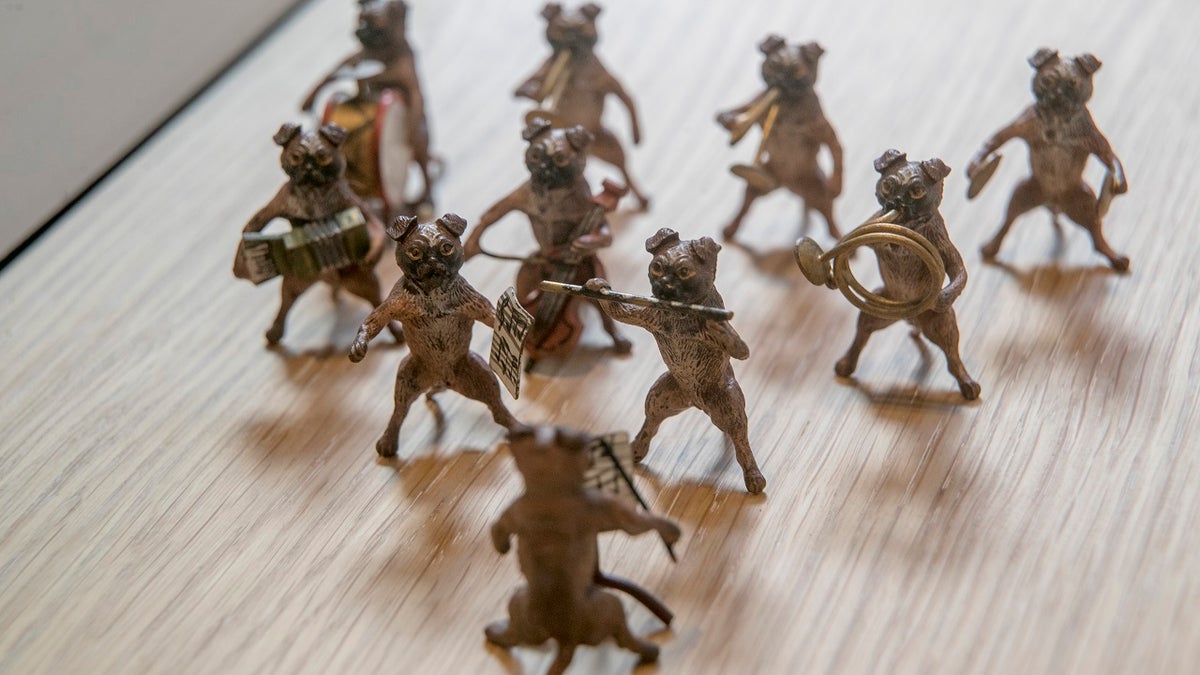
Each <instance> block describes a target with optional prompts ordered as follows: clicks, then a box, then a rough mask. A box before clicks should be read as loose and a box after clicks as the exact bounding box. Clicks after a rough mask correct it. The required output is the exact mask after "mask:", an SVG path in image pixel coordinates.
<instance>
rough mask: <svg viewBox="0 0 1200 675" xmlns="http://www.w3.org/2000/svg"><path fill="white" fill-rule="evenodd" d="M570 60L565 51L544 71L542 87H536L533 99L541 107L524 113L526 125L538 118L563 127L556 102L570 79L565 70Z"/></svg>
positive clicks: (557, 126) (568, 53)
mask: <svg viewBox="0 0 1200 675" xmlns="http://www.w3.org/2000/svg"><path fill="white" fill-rule="evenodd" d="M570 60H571V53H570V52H569V51H567V50H565V49H564V50H562V51H560V52H559V53H558V54H556V55H555V56H554V61H553V62H552V63H551V64H550V68H549V69H548V70H547V71H546V77H545V78H544V79H542V85H541V86H540V87H538V90H537V94H536V95H535V96H534V99H535V100H536V101H538V103H539V104H541V105H540V107H538V108H535V109H534V110H530V111H529V112H527V113H525V123H526V124H529V123H530V122H531V121H532V120H533V119H534V118H535V117H540V118H542V119H544V120H547V121H549V122H550V124H551V125H553V126H554V127H556V128H561V127H563V126H565V125H564V124H563V122H562V120H561V119H560V118H559V117H558V114H557V110H558V102H559V100H560V99H561V98H562V95H563V91H564V90H566V88H567V80H569V79H571V73H570V71H569V70H568V69H567V65H568V62H569V61H570ZM547 99H548V100H549V101H550V102H549V103H548V104H547V103H546V101H547Z"/></svg>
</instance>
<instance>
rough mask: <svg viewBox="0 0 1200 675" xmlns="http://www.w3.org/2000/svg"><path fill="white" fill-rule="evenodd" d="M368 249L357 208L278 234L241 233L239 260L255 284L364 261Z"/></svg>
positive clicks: (366, 233) (310, 274)
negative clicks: (244, 265) (240, 258)
mask: <svg viewBox="0 0 1200 675" xmlns="http://www.w3.org/2000/svg"><path fill="white" fill-rule="evenodd" d="M370 249H371V237H370V234H369V233H368V232H367V220H366V218H365V217H363V213H362V211H360V210H359V209H358V208H357V207H354V208H350V209H346V210H345V211H340V212H338V213H336V214H334V215H333V216H332V217H330V218H325V219H323V220H314V221H312V222H310V223H306V224H304V225H301V226H299V227H293V228H292V229H291V230H290V231H288V232H283V233H280V234H263V233H261V232H244V233H242V261H243V262H244V263H246V270H247V272H248V276H247V278H248V279H250V281H253V282H254V283H256V284H261V283H262V282H264V281H267V280H268V279H274V278H275V277H277V276H281V275H283V276H294V277H315V276H317V275H319V274H321V273H322V272H328V271H331V270H338V269H341V268H343V267H347V266H349V265H352V264H354V263H357V262H359V261H361V260H363V259H364V258H366V257H367V252H368V251H370Z"/></svg>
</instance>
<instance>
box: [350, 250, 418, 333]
mask: <svg viewBox="0 0 1200 675" xmlns="http://www.w3.org/2000/svg"><path fill="white" fill-rule="evenodd" d="M342 286H344V287H345V288H346V290H347V291H348V292H350V293H351V294H352V295H356V296H358V297H360V298H362V299H363V300H366V301H367V302H369V303H371V307H378V306H380V305H382V304H383V295H382V294H381V293H380V291H379V277H377V276H375V272H374V271H372V270H369V269H361V268H360V269H358V270H355V271H354V272H352V273H348V274H345V275H344V276H343V277H342ZM387 328H388V332H389V333H391V334H392V338H393V339H394V340H396V344H398V345H399V344H404V330H403V329H402V328H401V327H400V324H399V323H398V322H396V321H389V322H388V326H387Z"/></svg>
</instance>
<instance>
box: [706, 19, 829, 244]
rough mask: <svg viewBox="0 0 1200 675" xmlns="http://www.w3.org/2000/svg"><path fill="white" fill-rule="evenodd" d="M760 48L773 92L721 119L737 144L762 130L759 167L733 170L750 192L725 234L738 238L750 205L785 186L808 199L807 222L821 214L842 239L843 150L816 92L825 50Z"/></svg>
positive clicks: (777, 44)
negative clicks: (827, 159) (823, 162)
mask: <svg viewBox="0 0 1200 675" xmlns="http://www.w3.org/2000/svg"><path fill="white" fill-rule="evenodd" d="M758 48H759V50H760V51H762V53H763V54H764V55H765V57H766V58H765V60H764V61H763V65H762V77H763V81H764V82H765V83H766V84H767V89H766V90H765V91H763V92H762V93H760V94H759V95H758V96H755V97H754V99H752V100H751V101H750V102H749V103H747V104H745V105H742V106H739V107H737V108H734V109H733V110H729V111H726V112H723V113H721V114H720V115H717V122H718V123H719V124H720V125H721V126H723V127H725V128H726V129H728V130H729V132H730V140H729V142H730V144H731V145H732V144H735V143H737V142H738V141H740V140H741V139H742V137H743V136H745V135H746V133H747V132H748V131H749V130H750V129H751V128H753V127H754V126H755V125H761V126H762V139H761V140H760V141H759V144H758V151H757V152H755V155H754V163H752V164H735V165H733V166H732V167H731V168H730V171H732V172H733V173H734V174H735V175H737V176H738V177H740V178H742V179H744V180H745V181H746V191H745V193H744V195H743V197H742V205H741V207H740V208H739V209H738V212H737V214H736V215H734V217H733V220H731V221H730V222H729V224H728V225H726V226H725V229H724V230H722V231H721V235H722V236H723V237H724V238H725V239H733V238H734V237H735V236H736V235H737V232H738V229H739V228H740V227H741V226H742V219H743V218H745V217H746V214H747V213H748V212H749V211H750V205H751V204H753V203H754V201H755V200H756V199H758V198H759V197H762V196H764V195H766V194H768V193H770V192H773V191H775V189H777V188H779V187H785V188H787V189H788V190H789V191H790V192H792V193H793V194H796V195H798V196H799V197H800V198H801V199H802V200H803V202H804V214H805V218H806V219H807V217H808V213H809V212H810V211H814V210H815V211H816V212H818V213H820V214H821V216H822V217H823V218H824V219H825V222H826V224H828V225H829V234H830V235H831V236H833V237H834V238H837V237H839V236H841V235H840V234H839V232H838V227H837V219H836V218H835V216H834V215H833V200H834V199H835V198H836V197H837V196H838V195H840V194H841V193H842V146H841V143H839V142H838V138H837V134H836V133H834V131H833V126H832V125H830V124H829V121H828V120H827V119H825V113H824V112H823V111H822V110H821V101H820V100H819V99H818V98H817V94H816V92H815V91H814V90H813V84H815V83H816V80H817V63H818V61H819V60H820V58H821V55H822V54H824V53H825V50H824V49H822V48H821V45H819V44H817V43H815V42H809V43H806V44H802V45H795V46H792V47H789V46H788V44H787V42H785V41H784V39H783V38H781V37H779V36H777V35H771V36H769V37H767V38H766V39H765V40H763V41H762V43H761V44H759V46H758ZM822 146H825V147H826V148H828V149H829V154H830V156H831V157H832V158H833V170H832V173H831V174H830V175H829V176H826V175H825V173H824V171H822V169H821V166H820V164H819V163H818V161H817V156H818V154H819V152H820V150H821V147H822Z"/></svg>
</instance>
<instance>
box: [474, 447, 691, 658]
mask: <svg viewBox="0 0 1200 675" xmlns="http://www.w3.org/2000/svg"><path fill="white" fill-rule="evenodd" d="M588 440H589V439H588V438H587V437H586V436H583V435H581V434H578V433H575V432H571V431H567V430H565V429H555V428H552V427H537V428H520V429H516V430H514V431H513V432H511V433H510V434H509V449H510V450H511V451H512V455H513V459H514V461H515V462H516V465H517V469H518V470H519V471H520V472H521V477H522V478H523V479H524V482H525V492H524V493H523V494H522V495H521V496H520V497H518V498H517V500H516V501H514V502H513V503H512V504H510V505H509V506H508V508H507V509H505V510H504V513H502V514H500V518H499V519H497V520H496V522H495V523H493V524H492V543H493V545H495V547H496V550H497V551H499V552H500V553H507V552H508V551H509V549H510V548H511V547H512V538H513V536H514V535H515V536H516V538H517V557H518V558H519V561H520V565H521V574H522V575H523V576H524V577H525V585H524V586H522V587H521V588H520V589H519V590H517V592H516V593H514V594H513V596H512V599H511V600H509V603H508V615H509V618H508V620H507V621H498V622H496V623H493V624H491V625H490V626H488V627H487V629H486V630H485V634H486V635H487V639H488V641H489V642H492V643H493V644H496V645H499V646H501V647H504V648H506V649H508V648H511V647H515V646H518V645H529V646H537V645H541V644H543V643H545V642H546V641H547V640H554V641H555V642H556V643H558V654H557V655H556V656H555V659H554V663H553V664H552V665H551V666H550V670H549V673H551V674H555V673H562V672H563V671H565V670H566V669H567V666H569V665H570V663H571V658H572V656H574V653H575V648H576V647H577V646H578V645H597V644H600V643H601V642H603V641H604V640H606V639H608V638H613V639H614V640H616V642H617V644H618V645H620V646H621V647H623V648H625V649H628V650H630V651H633V652H635V653H637V654H638V655H639V656H640V657H641V660H642V662H650V661H654V660H655V659H657V658H658V646H657V645H655V644H653V643H650V642H647V641H645V640H641V639H638V638H637V637H635V636H634V635H633V633H632V632H631V631H630V630H629V624H628V623H626V621H625V610H624V608H622V606H621V601H620V600H619V599H618V598H617V597H616V596H615V595H612V594H611V593H607V592H605V591H604V590H602V588H601V586H608V587H610V588H620V589H621V590H625V591H627V592H630V593H631V594H633V595H634V597H638V599H639V600H643V601H644V599H649V600H651V601H653V602H657V601H655V600H654V599H653V596H649V594H647V593H646V592H645V591H643V590H642V589H640V588H638V587H637V586H635V585H633V584H632V582H629V581H625V580H623V579H614V578H612V577H608V576H605V575H604V574H602V573H600V572H599V557H598V552H597V546H596V535H597V534H599V533H601V532H611V531H613V530H622V531H624V532H628V533H629V534H642V533H643V532H648V531H650V530H656V531H658V533H659V534H660V535H661V536H662V538H663V541H665V542H667V544H668V545H669V544H673V543H674V542H676V541H678V540H679V527H678V526H677V525H675V523H673V522H671V521H669V520H667V519H665V518H661V517H658V516H655V515H653V514H649V513H644V512H641V511H638V510H637V509H635V508H634V507H633V506H632V505H630V504H629V503H627V502H624V501H621V500H619V499H618V498H616V497H614V496H612V495H608V494H605V493H602V492H600V491H599V490H596V489H592V488H586V487H584V473H585V472H586V471H587V469H588V465H589V458H588V453H587V452H586V447H587V444H588Z"/></svg>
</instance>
